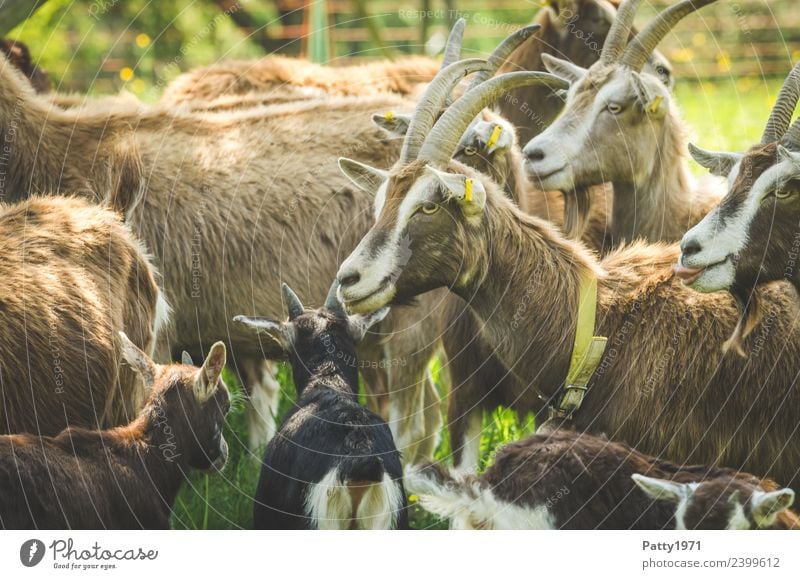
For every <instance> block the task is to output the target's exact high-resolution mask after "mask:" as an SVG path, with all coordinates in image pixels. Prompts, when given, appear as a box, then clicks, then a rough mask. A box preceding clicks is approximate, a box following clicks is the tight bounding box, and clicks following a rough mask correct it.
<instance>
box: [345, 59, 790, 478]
mask: <svg viewBox="0 0 800 579" xmlns="http://www.w3.org/2000/svg"><path fill="white" fill-rule="evenodd" d="M541 75H542V73H509V74H508V75H503V76H500V77H497V78H495V79H492V80H490V81H487V82H485V83H484V84H483V85H481V86H480V87H478V88H477V89H475V90H473V91H470V92H469V93H467V94H466V95H465V96H464V97H462V98H461V99H459V100H458V101H456V102H455V103H454V104H453V105H452V106H451V107H450V108H449V109H448V110H447V111H446V112H445V113H444V115H442V117H441V118H440V119H439V121H438V122H437V123H436V124H435V125H434V126H433V128H432V129H430V128H429V126H428V125H426V124H420V125H419V130H420V131H424V134H426V135H427V136H426V137H425V138H424V140H422V144H421V145H420V146H419V148H415V151H416V152H415V153H414V154H409V155H407V156H403V157H401V161H400V162H398V163H397V164H396V165H395V167H394V168H393V169H392V170H391V171H390V172H389V173H388V174H387V175H386V177H385V178H384V179H382V180H376V181H375V182H374V183H375V187H376V189H377V192H376V197H375V199H376V207H375V210H376V212H377V213H378V219H377V221H376V222H375V224H374V225H373V227H372V228H371V230H370V232H369V233H368V234H367V235H366V236H365V237H364V238H363V239H362V241H361V242H360V243H359V246H358V247H357V248H356V250H355V251H354V252H353V253H352V254H351V255H350V256H349V257H348V258H347V259H346V260H345V261H344V262H343V264H342V266H341V267H340V269H339V274H338V279H339V282H340V283H341V288H340V292H341V295H342V297H343V299H344V301H345V303H346V304H347V305H348V307H349V308H350V309H352V310H354V311H356V312H369V311H372V310H374V309H377V308H380V307H382V306H384V305H387V304H388V303H392V302H400V303H402V302H404V301H406V300H409V299H412V298H413V297H414V296H416V295H419V294H421V293H424V292H426V291H430V290H432V289H436V288H440V287H447V288H450V290H451V291H452V292H454V293H456V294H457V295H459V296H460V297H461V298H462V299H464V300H465V301H466V302H468V303H469V304H470V307H471V308H472V310H473V311H474V312H475V313H476V314H477V316H478V317H479V319H480V320H481V321H482V322H483V324H484V325H483V329H484V332H483V333H484V336H486V338H487V341H488V343H489V344H490V346H491V347H492V349H493V350H494V351H495V353H496V354H497V355H498V357H499V359H500V360H501V361H502V362H503V364H504V365H505V367H506V368H509V369H510V370H511V371H512V372H513V373H514V375H515V376H516V377H517V378H519V379H520V381H519V384H520V385H522V388H521V389H520V390H514V391H506V392H503V393H502V395H503V400H502V401H503V402H504V404H505V405H506V406H511V407H513V408H517V409H519V410H523V411H524V410H528V409H531V408H535V407H536V406H537V405H538V404H539V402H538V400H539V393H541V394H542V395H543V396H544V398H545V399H549V400H559V399H560V397H561V385H563V384H564V380H565V377H566V374H567V369H568V368H569V366H570V357H571V352H572V346H573V342H574V337H575V326H576V316H577V304H578V295H579V287H580V285H581V280H584V279H590V278H595V280H596V282H597V286H598V290H597V296H598V297H597V314H596V330H595V333H596V334H597V335H599V336H606V337H607V338H608V347H607V348H606V350H605V354H604V356H603V358H602V360H601V362H600V364H599V366H598V367H597V369H596V370H595V372H594V373H593V375H592V377H591V380H590V382H589V389H588V393H587V394H586V396H585V398H584V400H583V404H582V406H580V408H579V409H578V410H576V411H575V412H574V414H573V417H572V418H573V421H574V424H575V426H576V427H577V428H578V429H581V430H591V431H594V432H607V433H610V434H612V435H613V436H614V438H619V439H620V440H624V441H626V442H628V443H630V444H632V445H634V446H636V447H637V448H639V449H640V450H642V451H643V452H648V453H650V454H654V455H659V456H661V455H663V456H666V457H668V458H671V459H673V460H684V459H685V460H690V461H693V462H704V463H709V464H723V465H726V466H729V467H733V468H738V469H743V470H749V471H752V472H758V473H764V474H765V475H767V476H771V477H773V478H776V479H777V480H780V481H781V482H782V483H786V484H789V485H797V484H800V476H799V475H798V472H797V465H798V464H800V444H798V440H799V439H800V432H798V429H797V428H796V424H797V421H796V419H795V417H794V415H793V412H794V409H795V408H796V407H797V406H798V404H800V386H798V384H797V382H796V380H795V377H796V376H797V374H798V372H800V326H799V325H798V324H797V323H796V321H797V318H798V314H799V313H800V312H799V311H798V307H799V304H798V303H797V300H796V298H795V295H794V291H793V290H791V288H783V287H772V286H770V287H767V288H764V289H763V290H760V292H761V299H762V300H763V302H762V303H764V304H765V306H764V307H765V310H766V311H767V315H768V318H769V319H770V322H771V323H770V324H769V325H762V326H760V327H759V328H757V330H756V331H755V332H754V334H753V337H752V340H753V345H755V344H756V340H757V341H758V344H759V349H758V355H757V356H755V355H754V356H753V357H752V359H751V360H749V361H745V360H743V359H742V358H740V357H738V356H727V355H724V354H723V353H722V352H721V350H720V346H721V344H722V343H723V342H724V341H725V338H726V337H727V336H728V335H730V332H731V330H732V329H733V327H734V326H735V325H736V322H737V319H738V310H737V308H736V305H735V303H734V301H733V298H731V297H730V296H728V295H724V294H699V293H697V292H693V291H691V290H689V289H687V288H685V287H683V285H682V284H681V283H680V280H678V279H677V278H676V277H675V276H674V275H673V273H672V265H673V263H674V261H675V259H676V258H677V255H678V248H677V247H675V246H666V245H660V244H657V245H644V244H641V243H637V244H633V245H631V246H628V247H626V248H623V249H619V250H617V251H615V252H612V253H611V254H609V255H608V256H606V257H605V258H604V259H603V260H602V261H598V260H597V258H596V257H595V256H594V255H593V254H592V253H591V252H590V251H589V250H587V249H586V248H585V247H584V246H583V245H582V244H580V243H576V242H573V241H570V240H567V239H565V238H564V237H563V236H562V235H561V234H560V233H559V232H558V231H557V230H556V229H555V228H554V227H553V226H552V225H551V224H549V223H547V222H544V221H542V220H540V219H538V218H535V217H531V216H529V215H526V214H524V213H522V212H521V211H520V210H519V208H517V207H516V206H515V205H514V204H513V203H512V202H511V201H510V200H509V199H508V198H507V197H506V196H505V195H504V194H503V192H502V191H500V190H499V188H498V187H497V185H495V184H494V183H492V182H491V180H490V179H489V178H488V177H487V176H485V175H482V174H480V173H477V172H476V171H474V170H471V169H469V168H467V167H464V166H463V165H461V164H459V163H456V162H454V161H452V160H451V155H452V153H453V151H454V150H455V147H456V145H457V143H458V141H459V139H460V137H461V135H462V134H463V132H464V130H465V129H466V127H467V126H468V125H469V124H470V123H471V122H472V120H473V119H474V118H475V116H476V115H477V114H478V113H479V112H480V111H481V110H482V109H483V108H484V107H485V106H486V105H487V104H488V103H490V102H491V101H492V99H494V98H496V97H497V96H498V95H499V94H500V93H501V91H503V90H510V89H513V88H516V87H518V86H520V85H521V84H525V83H530V82H542V81H543V77H542V76H541ZM547 78H548V79H549V78H550V77H547ZM547 82H551V81H550V80H547ZM553 86H555V84H553ZM429 105H430V103H424V102H423V103H420V107H428V106H429ZM412 136H414V137H415V139H416V140H415V141H414V142H418V139H419V135H413V134H412V132H411V131H409V134H408V136H407V138H411V137H412ZM342 166H343V167H346V168H352V167H348V165H347V164H346V163H342ZM364 172H365V173H369V169H368V168H364ZM373 174H374V173H373ZM353 178H358V176H357V175H353ZM399 241H402V244H400V243H398V242H399ZM406 246H408V247H411V248H412V251H411V252H407V251H404V250H403V247H406ZM409 253H410V254H409ZM376 256H377V257H376ZM787 290H788V291H787ZM720 392H724V393H725V396H724V397H722V398H721V397H720Z"/></svg>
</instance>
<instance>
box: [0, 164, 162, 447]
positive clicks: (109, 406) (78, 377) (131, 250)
mask: <svg viewBox="0 0 800 579" xmlns="http://www.w3.org/2000/svg"><path fill="white" fill-rule="evenodd" d="M123 190H124V191H125V193H123V192H121V191H123ZM128 193H130V190H129V188H128V185H125V184H124V179H123V185H122V187H121V188H120V192H117V193H116V194H114V195H113V196H112V197H113V199H111V200H110V201H111V202H112V204H113V205H114V206H115V207H117V208H119V209H123V208H124V207H126V206H127V205H128V204H129V203H130V199H128V196H127V194H128ZM0 246H2V247H3V256H4V257H3V260H2V262H0V279H2V280H3V287H2V289H0V305H1V306H2V310H3V320H4V322H3V332H2V334H0V352H2V354H0V395H1V397H2V404H0V406H2V408H3V412H2V413H0V433H14V432H30V433H36V434H46V435H55V434H57V433H59V432H60V431H61V430H63V429H64V428H65V427H66V426H67V425H73V426H82V427H86V428H97V427H103V426H106V427H108V426H114V425H118V424H124V423H126V422H127V421H128V420H129V419H130V417H131V416H133V415H135V414H136V412H137V411H138V409H139V408H140V407H141V404H142V402H143V401H144V398H143V392H142V391H141V385H140V384H139V383H138V381H137V379H136V377H135V375H134V374H133V373H132V372H130V370H128V369H120V367H119V349H118V346H117V341H116V333H117V332H118V331H120V330H123V331H125V332H126V333H128V334H129V335H130V336H131V338H132V339H133V340H134V341H135V342H136V343H137V344H139V345H140V346H141V347H142V348H143V349H145V350H147V351H152V349H153V347H154V344H155V337H156V332H157V330H158V328H157V327H156V326H157V320H156V318H157V316H158V315H159V314H160V315H161V316H162V317H163V316H164V315H165V311H164V310H165V308H164V305H163V303H161V302H160V299H161V298H160V293H159V289H158V286H157V285H156V281H155V273H154V270H153V267H152V266H151V264H150V261H149V259H148V257H147V255H146V254H145V253H144V252H143V250H142V247H141V245H140V244H139V242H138V241H137V240H136V239H135V238H134V236H133V235H132V234H131V232H130V231H129V229H128V228H127V227H126V226H125V225H124V224H123V223H122V220H121V219H120V216H119V214H117V213H114V212H111V211H108V210H106V209H102V208H100V207H97V206H95V205H90V204H88V203H87V202H86V201H83V200H80V199H77V198H69V197H32V198H31V199H28V200H25V201H21V202H18V203H13V204H7V203H6V204H2V205H0ZM159 308H161V310H160V311H159Z"/></svg>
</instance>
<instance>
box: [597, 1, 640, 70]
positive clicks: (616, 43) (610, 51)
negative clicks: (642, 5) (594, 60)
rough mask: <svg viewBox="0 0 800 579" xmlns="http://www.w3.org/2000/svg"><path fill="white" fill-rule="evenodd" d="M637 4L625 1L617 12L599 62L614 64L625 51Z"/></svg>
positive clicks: (637, 2) (636, 2)
mask: <svg viewBox="0 0 800 579" xmlns="http://www.w3.org/2000/svg"><path fill="white" fill-rule="evenodd" d="M639 2H641V0H626V1H625V2H623V3H622V5H621V6H620V7H619V10H617V15H616V17H615V18H614V22H612V23H611V29H610V30H609V31H608V36H606V41H605V43H604V44H603V51H602V52H601V53H600V60H602V61H603V62H605V63H606V64H613V63H614V62H616V61H617V59H618V58H619V55H620V54H622V52H623V51H624V50H625V46H627V44H628V39H629V38H630V36H631V28H633V17H634V16H636V10H637V9H638V8H639Z"/></svg>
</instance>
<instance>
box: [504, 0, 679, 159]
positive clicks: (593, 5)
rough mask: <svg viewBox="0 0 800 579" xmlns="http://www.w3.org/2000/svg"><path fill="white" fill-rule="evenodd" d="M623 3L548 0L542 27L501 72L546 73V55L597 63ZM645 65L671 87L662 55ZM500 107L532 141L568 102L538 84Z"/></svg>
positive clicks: (540, 22) (541, 15)
mask: <svg viewBox="0 0 800 579" xmlns="http://www.w3.org/2000/svg"><path fill="white" fill-rule="evenodd" d="M618 4H619V2H618V1H617V0H614V1H612V2H607V1H605V0H555V1H552V2H548V3H547V5H546V6H543V7H542V9H541V10H539V12H537V14H536V18H535V19H534V21H533V22H534V24H538V25H539V26H541V28H540V30H539V31H538V32H537V33H536V34H535V35H534V36H533V37H532V38H531V39H529V40H528V41H526V42H525V43H524V44H522V45H521V46H520V47H519V48H517V49H516V50H515V51H514V52H513V53H512V54H511V55H510V56H509V57H508V59H507V60H506V63H505V64H504V65H503V67H502V68H501V69H500V72H501V73H506V72H513V71H519V70H539V71H545V70H546V69H545V64H544V62H543V60H542V55H544V54H548V55H551V56H557V57H559V58H564V59H566V60H568V61H570V62H573V63H575V64H576V65H578V66H583V67H589V66H591V65H593V64H594V63H595V62H596V61H597V59H598V58H599V57H600V52H601V49H602V47H603V45H604V44H605V41H606V38H607V37H608V34H609V31H610V30H611V27H612V24H613V22H614V15H615V12H616V8H617V5H618ZM632 32H635V31H634V30H632ZM646 66H647V70H648V71H649V72H651V73H652V74H655V75H656V76H658V77H659V78H660V79H661V81H662V82H663V83H664V84H665V85H666V86H667V87H671V86H672V83H673V78H672V66H671V65H670V63H669V61H668V60H667V59H666V58H665V57H664V56H663V55H662V54H660V53H659V52H658V51H653V53H652V55H651V57H650V59H648V62H647V65H646ZM495 107H496V110H497V111H498V112H499V113H500V114H501V115H502V116H503V117H504V118H506V119H508V120H509V121H510V122H511V123H512V124H513V125H514V126H515V127H516V129H517V134H518V135H519V138H520V141H521V142H522V143H527V142H528V141H530V140H531V139H532V138H533V137H535V136H536V135H538V134H539V133H541V132H542V131H543V130H544V129H545V128H547V127H548V126H549V125H550V123H552V122H553V121H554V120H555V118H556V117H557V116H558V114H559V113H560V112H561V109H562V107H563V102H562V101H561V99H560V98H557V97H556V96H554V95H552V94H551V93H550V92H548V91H546V90H543V89H542V88H541V87H535V86H533V87H526V88H522V89H518V90H515V91H512V92H509V93H506V94H505V95H503V96H502V97H501V98H500V99H499V100H498V102H497V104H496V105H495Z"/></svg>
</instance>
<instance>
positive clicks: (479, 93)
mask: <svg viewBox="0 0 800 579" xmlns="http://www.w3.org/2000/svg"><path fill="white" fill-rule="evenodd" d="M537 84H538V85H544V86H547V87H549V88H551V89H553V90H557V89H562V88H567V87H568V86H569V83H568V82H567V81H565V80H563V79H561V78H558V77H557V76H553V75H552V74H549V73H546V72H509V73H507V74H503V75H500V76H497V77H495V78H493V79H491V80H487V81H486V82H484V83H483V84H482V85H480V86H479V87H477V88H475V89H474V90H472V91H470V92H468V93H466V94H465V95H464V96H462V97H461V98H460V99H458V100H457V101H456V102H455V103H453V105H452V106H451V107H450V108H449V109H447V110H446V111H445V113H444V114H443V115H442V117H441V118H440V119H439V121H438V122H437V123H436V125H435V126H434V127H433V129H432V130H431V132H430V135H428V138H427V139H425V143H424V144H423V145H422V148H421V149H420V152H419V158H421V159H426V160H428V161H429V162H430V163H432V164H433V165H438V166H444V165H446V164H447V163H448V162H449V161H450V158H451V157H452V155H453V152H454V151H455V150H456V147H457V146H458V142H459V141H460V140H461V136H462V135H463V134H464V131H465V130H466V128H467V127H468V126H469V124H470V123H471V122H472V121H473V119H474V118H475V116H476V115H477V114H478V113H479V112H481V111H482V110H483V109H484V107H486V106H487V105H489V104H490V103H492V102H493V101H494V100H496V99H497V98H499V97H500V95H502V94H503V93H504V92H507V91H509V90H514V89H515V88H520V87H522V86H531V85H537Z"/></svg>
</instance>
